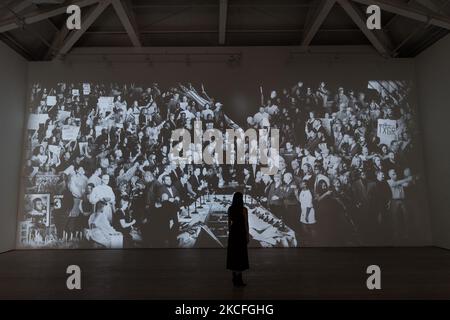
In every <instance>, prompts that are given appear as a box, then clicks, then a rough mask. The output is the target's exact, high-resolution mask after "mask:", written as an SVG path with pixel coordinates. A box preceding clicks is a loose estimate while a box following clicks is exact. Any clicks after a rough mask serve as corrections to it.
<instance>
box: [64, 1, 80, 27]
mask: <svg viewBox="0 0 450 320" xmlns="http://www.w3.org/2000/svg"><path fill="white" fill-rule="evenodd" d="M66 13H67V14H70V16H69V17H68V18H67V21H66V26H67V29H69V30H80V29H81V9H80V7H79V6H77V5H74V4H73V5H70V6H68V7H67V10H66Z"/></svg>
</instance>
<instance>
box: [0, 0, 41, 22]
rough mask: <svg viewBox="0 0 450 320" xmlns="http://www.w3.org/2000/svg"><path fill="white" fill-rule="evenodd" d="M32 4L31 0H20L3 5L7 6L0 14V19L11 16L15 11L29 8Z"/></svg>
mask: <svg viewBox="0 0 450 320" xmlns="http://www.w3.org/2000/svg"><path fill="white" fill-rule="evenodd" d="M32 5H33V1H32V0H21V1H19V2H18V3H16V4H14V5H11V4H7V5H5V6H4V7H5V8H7V10H6V12H5V13H2V14H0V21H1V20H6V19H10V18H13V17H14V16H15V15H16V14H17V13H20V12H22V11H23V10H25V9H26V8H29V7H31V6H32Z"/></svg>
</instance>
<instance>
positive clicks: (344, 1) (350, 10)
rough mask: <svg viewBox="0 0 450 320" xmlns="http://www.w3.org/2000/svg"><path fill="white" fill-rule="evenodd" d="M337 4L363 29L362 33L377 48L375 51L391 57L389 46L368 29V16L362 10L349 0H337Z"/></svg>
mask: <svg viewBox="0 0 450 320" xmlns="http://www.w3.org/2000/svg"><path fill="white" fill-rule="evenodd" d="M337 2H338V3H339V4H340V5H341V7H342V8H343V9H344V11H345V12H346V13H347V14H348V15H349V16H350V18H351V19H352V20H353V22H354V23H355V24H356V25H357V26H358V28H359V29H361V31H362V32H363V33H364V35H365V36H366V37H367V39H368V40H369V41H370V43H371V44H372V45H373V46H374V47H375V49H376V50H377V51H378V52H379V53H380V54H381V55H382V56H383V57H390V56H391V52H390V49H389V48H388V45H387V44H386V43H384V42H383V41H382V40H381V39H380V38H378V37H377V35H376V34H375V32H374V31H372V30H369V29H368V28H367V25H366V16H365V15H363V14H362V12H361V10H360V9H359V8H358V7H357V6H356V5H355V4H354V3H351V2H349V1H348V0H337ZM380 31H381V30H380Z"/></svg>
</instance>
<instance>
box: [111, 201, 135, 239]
mask: <svg viewBox="0 0 450 320" xmlns="http://www.w3.org/2000/svg"><path fill="white" fill-rule="evenodd" d="M135 224H136V219H134V218H133V217H132V215H131V210H130V199H129V197H128V196H123V197H121V198H120V200H119V208H117V210H116V211H115V212H114V215H113V223H112V225H113V227H114V229H115V230H117V231H118V232H120V233H122V236H123V247H124V248H132V247H133V237H132V235H131V231H132V230H133V226H134V225H135Z"/></svg>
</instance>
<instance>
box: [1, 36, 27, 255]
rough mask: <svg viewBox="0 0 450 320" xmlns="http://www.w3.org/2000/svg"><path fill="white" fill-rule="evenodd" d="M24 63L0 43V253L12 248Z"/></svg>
mask: <svg viewBox="0 0 450 320" xmlns="http://www.w3.org/2000/svg"><path fill="white" fill-rule="evenodd" d="M26 92H27V61H25V60H24V59H23V58H22V57H20V56H18V55H17V54H16V53H15V52H13V51H12V50H11V49H10V48H8V47H7V46H6V45H5V44H3V43H2V42H0V97H1V100H0V110H1V111H0V112H1V116H0V144H1V145H2V150H3V153H2V156H1V157H0V163H1V165H0V167H1V168H2V174H1V176H2V178H1V179H0V190H1V191H0V194H1V196H0V221H1V223H0V252H4V251H7V250H11V249H14V248H15V236H16V217H17V206H18V199H19V198H18V194H19V181H20V179H19V177H20V168H21V162H22V161H21V160H22V156H21V155H22V141H23V123H24V118H25V106H26V103H25V101H26Z"/></svg>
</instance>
